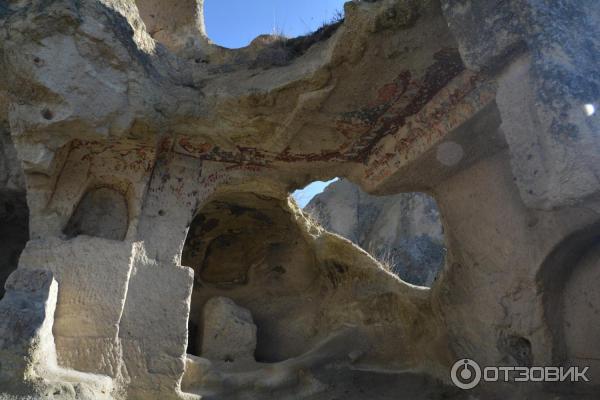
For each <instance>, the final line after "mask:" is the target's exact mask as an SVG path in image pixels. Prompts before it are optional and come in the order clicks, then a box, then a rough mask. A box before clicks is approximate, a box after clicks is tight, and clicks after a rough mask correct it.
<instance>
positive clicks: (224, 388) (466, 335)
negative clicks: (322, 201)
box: [0, 0, 600, 400]
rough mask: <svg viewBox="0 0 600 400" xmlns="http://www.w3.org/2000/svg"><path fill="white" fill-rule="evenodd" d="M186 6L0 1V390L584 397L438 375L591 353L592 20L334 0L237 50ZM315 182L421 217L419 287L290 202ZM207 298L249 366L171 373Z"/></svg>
mask: <svg viewBox="0 0 600 400" xmlns="http://www.w3.org/2000/svg"><path fill="white" fill-rule="evenodd" d="M202 5H203V2H202V1H201V0H185V1H180V2H177V3H175V2H158V1H154V0H137V1H135V2H134V1H123V0H79V1H72V0H52V1H48V0H30V1H11V2H3V3H0V28H1V29H0V154H1V155H2V156H3V157H2V159H1V160H0V200H1V204H2V205H3V206H2V207H3V208H2V209H0V214H1V215H0V217H1V218H2V219H3V220H2V229H1V230H2V232H1V233H2V235H4V236H3V237H2V243H0V246H2V250H1V251H0V255H2V256H3V257H4V255H5V254H6V255H8V258H9V262H8V264H6V262H5V261H4V259H2V260H0V265H2V268H3V270H2V271H1V272H0V274H4V275H6V273H7V272H9V271H10V270H12V269H13V268H14V262H15V261H16V257H17V254H18V253H19V249H18V248H19V247H20V246H23V245H24V243H23V242H24V241H26V240H27V241H28V242H27V245H26V247H25V249H24V250H23V252H22V253H21V255H20V256H19V261H18V263H19V266H18V268H17V270H16V271H15V272H13V273H12V274H11V275H10V277H9V278H8V281H7V282H8V284H7V285H6V294H5V296H4V298H3V299H2V300H1V301H0V311H1V312H2V316H3V319H2V320H1V321H0V329H1V330H2V332H3V334H2V335H1V337H0V351H2V359H0V377H2V379H3V380H2V381H1V382H0V392H1V393H2V394H1V395H0V396H20V397H25V398H27V396H29V398H54V399H57V400H58V399H114V400H124V399H161V400H162V399H186V400H187V399H200V398H203V399H228V400H229V399H244V400H246V399H266V398H274V399H278V400H280V399H302V398H305V399H316V400H322V399H330V398H331V397H334V396H335V397H337V398H342V397H343V398H356V399H367V398H368V399H377V398H379V399H386V398H402V397H404V398H411V399H412V398H419V397H418V396H421V395H422V396H421V397H423V396H426V397H429V398H456V399H462V398H465V397H467V395H468V397H470V396H477V397H481V398H486V399H487V398H494V396H495V397H496V398H502V399H504V398H511V399H512V398H515V399H519V398H527V399H535V398H540V399H547V398H564V399H569V398H586V396H587V397H589V398H597V397H598V385H597V383H595V382H590V383H589V384H581V385H578V386H576V387H575V386H561V385H558V387H557V386H549V387H547V386H540V385H521V384H519V383H518V382H508V383H506V384H501V385H497V384H493V383H482V384H481V385H480V386H478V387H477V389H474V391H472V392H469V393H465V392H460V391H457V389H456V388H452V386H451V383H450V376H449V371H450V368H451V366H452V365H453V363H454V362H455V361H456V360H458V359H463V358H471V359H473V360H476V361H477V362H478V363H479V364H480V365H513V364H516V365H529V364H533V365H550V364H560V365H565V364H567V363H569V362H578V363H579V362H583V361H582V360H588V359H594V358H595V357H598V352H597V343H596V342H597V341H596V340H595V339H594V337H593V332H595V331H594V330H587V328H586V327H587V326H588V325H590V324H591V325H593V326H598V325H600V317H599V316H598V314H597V313H595V311H594V310H596V309H597V308H598V304H595V303H596V302H597V301H598V297H597V296H595V294H594V288H596V287H598V285H597V283H598V282H597V280H598V276H599V275H598V274H597V268H598V263H597V246H598V237H599V234H600V222H599V221H600V202H599V199H600V180H599V177H600V171H599V168H600V162H599V157H600V135H598V132H599V130H600V122H599V121H600V119H599V115H600V113H598V112H596V111H595V110H596V109H597V108H598V106H599V102H600V93H599V91H600V90H599V84H598V76H599V75H598V74H597V73H596V72H597V71H596V70H597V64H598V63H597V60H598V53H599V44H598V43H599V41H598V38H600V32H599V29H600V23H599V21H600V6H599V4H598V2H597V1H594V0H586V1H583V2H548V1H547V2H542V1H534V0H518V1H516V0H515V1H507V2H497V1H477V2H475V1H468V0H464V1H463V0H461V1H458V0H457V1H451V0H442V1H433V0H432V1H429V0H427V1H417V0H379V1H352V2H348V3H346V5H345V7H344V20H343V21H340V22H338V23H336V24H334V25H332V26H326V27H324V28H323V29H321V30H319V31H318V32H315V33H314V34H311V35H308V36H305V37H301V38H295V39H291V40H282V39H281V38H279V37H272V36H263V37H260V38H257V39H256V40H254V41H253V42H252V43H251V44H250V45H249V46H247V47H245V48H243V49H237V50H230V49H224V48H221V47H218V46H215V45H214V44H212V43H211V42H210V40H209V39H208V38H207V36H206V33H205V30H204V22H203V10H202ZM334 177H341V178H346V179H349V180H350V181H352V182H354V183H356V184H357V185H358V186H360V188H361V190H363V191H364V192H366V193H368V194H374V195H397V194H399V193H407V192H423V193H428V194H430V195H431V196H432V197H433V198H435V200H436V202H437V204H438V209H439V213H440V217H441V220H442V222H443V227H444V229H443V231H444V237H445V244H446V248H447V253H446V262H445V268H444V269H443V271H442V272H441V274H439V276H438V279H437V281H436V283H435V284H434V285H433V286H432V288H431V289H428V288H423V287H417V286H414V285H410V284H408V283H406V282H405V281H403V280H401V279H399V278H398V277H397V276H395V275H394V274H391V273H389V272H388V271H386V270H385V268H383V267H382V265H381V264H380V263H379V262H378V261H376V260H375V259H373V258H372V257H370V256H369V255H368V254H367V253H366V252H364V251H363V250H361V249H360V248H359V247H357V246H355V245H353V244H352V243H351V242H350V241H348V240H345V239H342V238H340V237H339V236H338V235H335V234H332V233H329V232H327V231H326V230H324V229H323V228H322V227H320V226H318V225H317V224H315V223H314V222H312V221H311V220H310V219H308V218H307V217H306V215H305V214H304V213H303V212H302V211H301V210H299V209H298V208H297V206H296V205H295V204H294V203H293V201H291V200H290V199H289V194H290V193H291V192H293V191H294V190H296V189H298V188H301V187H304V186H305V185H306V184H308V183H309V182H312V181H315V180H329V179H332V178H334ZM12 196H14V197H12ZM7 199H17V200H18V202H17V203H18V206H14V207H12V206H9V205H10V204H14V202H13V200H11V202H7ZM25 199H26V204H27V206H26V207H25ZM15 201H16V200H15ZM26 215H28V221H27V222H26V219H27V218H26ZM4 222H6V223H4ZM386 222H389V221H386ZM25 224H28V225H29V232H28V235H26V234H25V231H26V230H25V229H24V225H25ZM383 225H385V226H388V224H387V223H386V224H383ZM393 225H394V224H391V225H389V226H393ZM7 235H10V236H11V240H5V239H4V238H5V237H6V236H7ZM12 238H16V241H15V242H13V241H12V240H13V239H12ZM373 240H375V239H373ZM19 243H20V244H19ZM5 265H7V267H5ZM214 297H227V298H229V299H231V300H232V301H234V302H235V303H236V304H237V305H238V306H239V307H242V308H244V309H247V310H249V312H250V313H251V314H252V320H253V323H254V325H256V351H255V352H254V356H255V359H254V360H251V359H250V357H246V360H245V361H244V362H236V360H235V359H234V360H233V361H232V362H224V363H222V362H218V363H217V362H213V361H211V360H209V359H207V358H203V357H201V355H200V356H196V355H194V354H187V351H188V349H190V351H191V349H194V348H195V349H196V350H195V351H193V352H195V353H197V354H198V353H202V351H198V349H200V350H202V345H203V344H202V342H201V341H200V340H199V339H200V338H199V337H198V336H199V335H200V336H201V332H203V331H205V330H206V329H208V330H210V329H213V328H214V326H204V323H205V321H204V320H203V317H202V310H203V308H204V306H205V304H206V302H207V301H209V299H211V298H214ZM587 333H589V335H587ZM224 339H226V338H224ZM230 339H233V338H230ZM194 340H195V341H196V343H192V342H193V341H194ZM592 341H593V342H594V343H591V342H592ZM235 342H236V341H235V340H231V343H235ZM244 342H245V341H244ZM246 345H248V346H247V347H245V348H244V349H242V347H244V346H246ZM207 346H208V345H207ZM219 346H220V344H219ZM244 346H240V348H236V349H234V350H236V351H240V352H241V351H242V350H243V353H244V354H246V355H249V352H250V347H251V346H250V345H249V343H245V344H244ZM209 347H210V349H208V348H206V349H204V351H207V352H210V351H213V345H210V346H209ZM238 354H240V353H238ZM7 359H8V360H13V359H14V360H15V362H8V363H7V362H6V361H5V360H7ZM590 364H591V365H590V367H591V368H590V376H594V377H597V376H599V375H598V372H597V368H598V366H597V365H596V364H597V363H592V362H590ZM434 380H435V382H437V383H436V384H433V383H432V382H433V381H434ZM406 381H408V382H412V384H407V386H406V389H405V388H404V386H403V385H399V382H400V383H402V382H406ZM373 385H375V386H377V385H379V386H378V387H376V388H373V387H372V386H373ZM399 386H403V388H402V390H395V389H397V388H398V387H399ZM423 387H426V389H422V388H423ZM353 389H355V392H353V393H345V391H347V390H353ZM369 389H372V390H369Z"/></svg>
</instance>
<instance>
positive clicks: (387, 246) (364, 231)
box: [304, 179, 446, 286]
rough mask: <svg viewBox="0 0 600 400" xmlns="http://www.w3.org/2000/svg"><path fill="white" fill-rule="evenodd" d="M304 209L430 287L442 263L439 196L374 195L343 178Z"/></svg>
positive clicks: (398, 272)
mask: <svg viewBox="0 0 600 400" xmlns="http://www.w3.org/2000/svg"><path fill="white" fill-rule="evenodd" d="M304 211H306V212H307V213H308V214H309V215H310V216H311V217H312V218H313V219H315V220H316V222H318V223H319V224H320V225H322V226H323V227H324V228H325V229H327V230H329V231H330V232H333V233H337V234H338V235H340V236H343V237H345V238H347V239H349V240H351V241H352V242H354V243H355V244H357V245H358V246H360V247H362V248H363V249H364V250H366V251H367V252H369V253H370V254H371V255H372V256H373V257H375V258H376V259H377V260H379V261H380V262H381V263H382V264H383V265H384V266H385V267H387V268H388V269H389V270H390V271H391V272H393V273H395V274H396V275H398V276H399V277H400V278H401V279H402V280H404V281H405V282H408V283H412V284H414V285H419V286H431V285H432V283H433V282H434V281H435V279H436V278H437V275H438V273H439V272H440V271H441V269H442V268H443V266H444V262H445V255H446V249H445V243H444V234H443V229H442V223H441V221H440V213H439V210H438V207H437V204H436V202H435V200H434V199H433V198H432V197H430V196H428V195H426V194H424V193H400V194H396V195H391V196H373V195H369V194H367V193H365V192H363V191H362V190H361V189H360V188H359V187H358V186H357V185H355V184H353V183H352V182H350V181H348V180H346V179H341V180H339V181H336V182H334V183H332V184H330V185H329V186H327V188H325V190H324V191H323V193H320V194H318V195H316V196H315V197H314V198H313V199H312V200H311V201H310V202H309V203H308V205H307V206H306V207H305V208H304Z"/></svg>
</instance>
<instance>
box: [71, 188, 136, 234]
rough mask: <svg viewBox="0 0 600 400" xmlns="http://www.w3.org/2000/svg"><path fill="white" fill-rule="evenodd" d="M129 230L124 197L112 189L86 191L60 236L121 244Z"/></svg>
mask: <svg viewBox="0 0 600 400" xmlns="http://www.w3.org/2000/svg"><path fill="white" fill-rule="evenodd" d="M128 226H129V213H128V210H127V200H126V199H125V196H124V195H123V194H122V193H121V192H119V191H117V190H115V189H112V188H108V187H99V188H95V189H91V190H89V191H88V192H87V193H86V194H85V195H84V196H83V198H82V199H81V201H80V202H79V204H78V205H77V207H76V208H75V212H73V215H72V216H71V218H70V219H69V222H68V223H67V226H66V227H65V228H64V230H63V233H64V234H65V235H66V236H67V237H68V238H73V237H75V236H78V235H88V236H96V237H101V238H105V239H112V240H124V239H125V235H126V233H127V228H128Z"/></svg>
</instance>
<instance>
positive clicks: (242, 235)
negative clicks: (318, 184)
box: [182, 193, 319, 362]
mask: <svg viewBox="0 0 600 400" xmlns="http://www.w3.org/2000/svg"><path fill="white" fill-rule="evenodd" d="M286 204H287V199H275V198H269V197H264V196H258V195H255V194H252V193H234V194H226V195H223V196H219V197H218V198H215V199H214V200H213V201H210V202H209V203H207V204H206V205H205V206H203V207H202V209H201V210H200V211H199V213H198V214H197V216H196V217H195V218H194V220H193V222H192V224H191V226H190V229H189V233H188V237H187V239H186V242H185V245H184V248H183V253H182V264H183V265H186V266H190V267H192V268H193V269H194V288H193V292H192V304H191V310H190V323H189V335H190V337H189V342H188V343H189V348H188V353H189V354H193V355H201V354H203V353H204V351H203V349H202V347H203V332H202V331H203V328H204V327H203V321H204V319H205V318H206V316H203V309H204V305H205V304H206V302H207V301H208V300H209V299H211V298H214V297H219V296H222V297H227V298H230V299H232V300H233V301H235V303H236V304H238V305H240V306H242V307H244V308H246V309H248V310H249V311H250V312H251V314H252V316H253V318H254V323H255V324H256V326H257V327H258V332H257V347H256V353H255V357H256V360H257V361H262V362H277V361H282V360H285V359H288V358H291V357H295V356H298V355H299V354H302V353H303V352H305V351H306V349H307V348H308V347H309V341H310V340H311V338H310V336H311V335H310V334H309V333H308V331H309V329H308V326H309V325H310V324H311V322H310V321H311V320H312V318H314V316H315V315H317V310H318V307H319V304H318V302H313V303H310V302H307V301H306V298H307V297H311V296H314V298H317V296H318V293H316V292H315V291H316V290H318V286H315V282H316V281H317V278H318V276H319V270H318V267H317V266H316V261H315V255H314V254H313V250H312V248H311V247H310V246H309V245H308V243H307V241H306V239H305V238H304V237H303V236H302V233H301V232H300V228H299V226H298V224H297V222H296V221H294V215H293V214H292V213H291V211H290V209H289V208H288V207H286ZM222 361H226V360H222ZM233 361H236V360H233Z"/></svg>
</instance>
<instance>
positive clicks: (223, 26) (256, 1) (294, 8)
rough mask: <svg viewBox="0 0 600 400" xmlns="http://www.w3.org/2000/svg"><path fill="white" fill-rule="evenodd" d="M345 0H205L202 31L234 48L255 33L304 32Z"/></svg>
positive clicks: (292, 33) (317, 25) (297, 34)
mask: <svg viewBox="0 0 600 400" xmlns="http://www.w3.org/2000/svg"><path fill="white" fill-rule="evenodd" d="M344 3H345V0H253V1H249V0H205V1H204V20H205V21H204V22H205V24H206V31H207V33H208V37H210V38H211V39H212V40H213V41H214V42H215V43H216V44H218V45H221V46H224V47H229V48H238V47H243V46H246V45H248V43H250V42H251V41H252V39H254V38H255V37H256V36H258V35H261V34H265V33H269V34H271V33H273V32H276V33H280V34H284V35H285V36H288V37H294V36H299V35H305V34H307V33H310V32H313V31H315V30H316V29H318V28H319V27H320V26H321V25H322V24H323V22H328V21H331V19H332V18H333V16H334V15H335V14H336V12H337V11H341V12H343V9H344Z"/></svg>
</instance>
